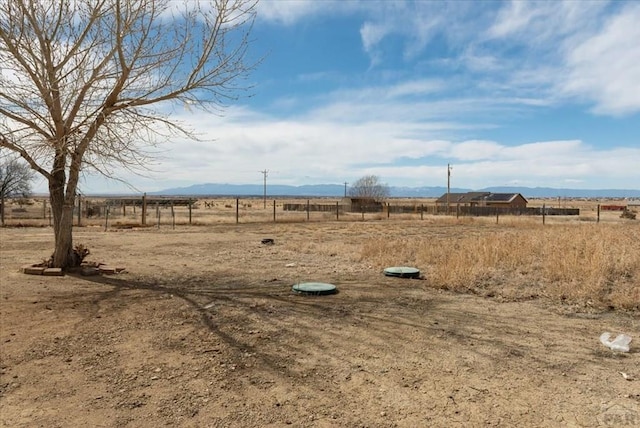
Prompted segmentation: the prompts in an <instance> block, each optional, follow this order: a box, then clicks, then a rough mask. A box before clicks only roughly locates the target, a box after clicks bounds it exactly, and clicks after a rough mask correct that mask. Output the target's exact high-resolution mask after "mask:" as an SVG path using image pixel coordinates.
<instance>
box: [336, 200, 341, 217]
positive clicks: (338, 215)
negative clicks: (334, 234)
mask: <svg viewBox="0 0 640 428" xmlns="http://www.w3.org/2000/svg"><path fill="white" fill-rule="evenodd" d="M338 204H339V202H336V221H337V220H340V207H339V206H338Z"/></svg>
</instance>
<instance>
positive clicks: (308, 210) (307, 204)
mask: <svg viewBox="0 0 640 428" xmlns="http://www.w3.org/2000/svg"><path fill="white" fill-rule="evenodd" d="M307 221H309V199H307Z"/></svg>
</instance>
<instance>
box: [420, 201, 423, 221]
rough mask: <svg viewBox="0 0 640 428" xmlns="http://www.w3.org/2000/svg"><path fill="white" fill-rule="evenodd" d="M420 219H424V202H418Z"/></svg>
mask: <svg viewBox="0 0 640 428" xmlns="http://www.w3.org/2000/svg"><path fill="white" fill-rule="evenodd" d="M420 220H424V204H420Z"/></svg>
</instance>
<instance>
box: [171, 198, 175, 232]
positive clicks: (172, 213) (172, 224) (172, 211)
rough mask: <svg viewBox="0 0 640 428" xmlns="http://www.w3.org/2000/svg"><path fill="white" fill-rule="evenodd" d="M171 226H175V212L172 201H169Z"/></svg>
mask: <svg viewBox="0 0 640 428" xmlns="http://www.w3.org/2000/svg"><path fill="white" fill-rule="evenodd" d="M171 228H172V229H175V228H176V213H175V211H174V210H173V201H171Z"/></svg>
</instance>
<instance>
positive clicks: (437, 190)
mask: <svg viewBox="0 0 640 428" xmlns="http://www.w3.org/2000/svg"><path fill="white" fill-rule="evenodd" d="M347 190H348V189H347ZM344 191H345V188H344V185H340V184H313V185H303V186H288V185H281V184H273V185H268V186H267V195H268V196H269V197H276V196H299V197H303V196H309V197H313V196H315V197H341V196H344ZM389 191H390V196H391V197H394V198H437V197H440V196H442V195H443V194H445V193H446V192H447V188H446V187H394V186H390V187H389ZM472 191H473V192H492V193H520V194H522V195H523V196H524V197H525V198H558V197H563V198H569V197H570V198H640V190H629V189H598V190H590V189H555V188H550V187H533V188H532V187H487V188H484V189H461V188H451V192H452V193H465V192H472ZM149 194H151V195H165V196H169V195H171V196H263V195H264V187H263V185H259V184H220V183H206V184H194V185H192V186H188V187H178V188H174V189H165V190H161V191H158V192H152V193H149Z"/></svg>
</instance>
